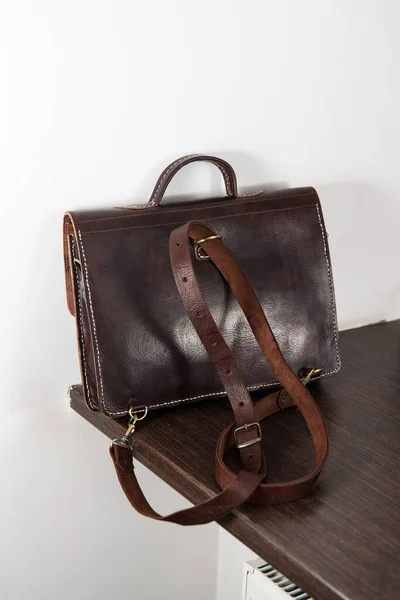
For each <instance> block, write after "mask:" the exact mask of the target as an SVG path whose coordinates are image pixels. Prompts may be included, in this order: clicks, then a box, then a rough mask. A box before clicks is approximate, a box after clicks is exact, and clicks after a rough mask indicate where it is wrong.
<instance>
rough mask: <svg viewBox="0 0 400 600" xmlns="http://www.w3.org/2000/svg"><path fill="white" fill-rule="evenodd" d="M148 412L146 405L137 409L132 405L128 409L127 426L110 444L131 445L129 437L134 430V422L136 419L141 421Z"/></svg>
mask: <svg viewBox="0 0 400 600" xmlns="http://www.w3.org/2000/svg"><path fill="white" fill-rule="evenodd" d="M142 412H143V414H142V415H140V413H142ZM148 412H149V408H148V406H144V407H143V408H139V409H138V410H134V408H133V407H131V408H130V409H129V416H130V419H129V423H128V428H127V430H126V431H125V433H124V435H123V436H122V437H120V438H118V439H115V440H113V441H112V445H114V444H117V445H122V446H131V437H132V435H133V434H134V433H135V431H136V423H137V422H138V421H143V419H145V418H146V417H147V413H148ZM139 415H140V416H139Z"/></svg>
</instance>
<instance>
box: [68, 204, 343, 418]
mask: <svg viewBox="0 0 400 600" xmlns="http://www.w3.org/2000/svg"><path fill="white" fill-rule="evenodd" d="M311 206H314V207H315V208H316V209H317V216H318V221H319V225H320V228H321V237H322V242H323V247H324V254H325V260H326V265H327V273H328V284H329V293H330V301H331V312H332V320H333V326H334V338H335V348H336V361H337V362H336V367H335V369H332V370H331V371H329V372H327V373H322V374H321V375H318V376H317V377H315V378H313V381H316V380H317V379H321V378H323V377H328V376H329V375H333V374H334V373H337V371H338V370H339V368H340V353H339V345H338V333H337V320H336V313H335V308H334V297H333V284H332V277H331V269H330V264H329V259H328V253H327V247H326V241H325V234H324V228H323V225H322V220H321V216H320V211H319V207H318V204H305V205H303V206H293V207H290V208H276V209H271V210H266V211H259V212H258V213H240V214H239V215H238V214H236V215H228V216H227V215H224V217H213V218H214V219H216V218H228V217H235V216H242V215H247V216H250V215H254V214H260V212H261V213H265V212H276V211H284V210H293V209H296V208H308V207H311ZM207 220H211V219H210V218H209V219H207ZM181 222H182V221H179V222H177V223H161V224H157V225H177V224H179V223H181ZM183 222H185V221H183ZM157 225H140V226H135V227H122V228H120V229H105V230H102V231H88V232H86V233H102V232H107V231H120V230H121V229H122V230H123V229H141V228H143V227H154V226H157ZM78 235H79V239H80V243H81V248H82V255H83V260H84V269H85V278H86V284H87V288H88V294H89V304H90V310H91V315H92V323H93V328H94V331H93V332H94V337H95V343H96V352H97V363H98V367H99V378H100V383H101V395H100V401H101V403H102V405H103V407H104V408H107V407H106V406H105V402H104V389H103V379H102V375H101V367H100V354H99V348H98V340H97V332H96V325H95V321H94V313H93V306H92V300H91V293H90V287H89V279H88V272H87V265H86V256H85V251H84V248H83V242H82V235H81V232H80V231H78ZM278 385H280V382H279V381H274V382H272V383H258V384H255V385H251V386H248V387H247V389H248V390H249V391H254V390H257V389H261V388H266V387H272V386H278ZM226 395H227V394H226V392H211V393H209V394H200V395H199V396H191V397H189V398H183V399H179V400H172V401H168V402H162V403H160V404H153V405H151V406H149V408H150V409H153V408H161V407H163V406H170V405H172V404H181V403H183V402H190V401H194V400H200V399H202V398H211V397H212V396H226ZM107 412H108V413H109V414H110V415H111V416H113V417H117V416H124V415H126V414H128V411H127V410H125V411H115V412H114V411H112V410H109V409H108V408H107Z"/></svg>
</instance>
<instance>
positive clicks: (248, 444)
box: [233, 421, 262, 449]
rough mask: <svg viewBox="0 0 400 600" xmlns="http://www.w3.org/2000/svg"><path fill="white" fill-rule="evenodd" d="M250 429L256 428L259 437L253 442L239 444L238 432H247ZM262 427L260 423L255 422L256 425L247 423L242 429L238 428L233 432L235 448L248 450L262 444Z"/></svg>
mask: <svg viewBox="0 0 400 600" xmlns="http://www.w3.org/2000/svg"><path fill="white" fill-rule="evenodd" d="M250 427H256V428H257V432H258V435H257V437H255V438H254V439H253V440H249V441H248V442H243V444H239V442H238V439H237V433H238V431H241V430H243V429H244V430H247V429H249V428H250ZM261 437H262V436H261V427H260V423H259V422H258V421H254V423H246V425H242V426H241V427H236V429H235V431H234V432H233V439H234V440H235V446H236V448H239V449H240V448H247V447H248V446H252V445H253V444H257V442H261Z"/></svg>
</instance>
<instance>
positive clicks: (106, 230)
mask: <svg viewBox="0 0 400 600" xmlns="http://www.w3.org/2000/svg"><path fill="white" fill-rule="evenodd" d="M310 206H316V204H314V203H313V204H303V205H302V206H290V207H288V208H270V209H268V210H259V211H256V212H251V213H249V212H245V213H235V214H233V215H221V216H219V217H206V218H205V220H206V221H215V220H217V219H231V218H233V217H251V216H253V215H261V214H264V213H272V212H282V211H288V210H299V209H300V208H309V207H310ZM182 223H187V221H186V220H184V221H174V222H172V223H154V224H153V223H151V224H150V225H133V226H129V227H117V228H116V229H98V230H96V231H85V235H92V234H94V233H108V232H109V231H127V230H128V229H145V228H146V227H167V226H168V225H181V224H182Z"/></svg>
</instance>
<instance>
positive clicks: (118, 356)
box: [64, 155, 340, 525]
mask: <svg viewBox="0 0 400 600" xmlns="http://www.w3.org/2000/svg"><path fill="white" fill-rule="evenodd" d="M193 161H208V162H211V163H213V164H214V165H215V166H216V167H218V168H219V170H220V171H221V173H222V176H223V178H224V182H225V187H226V196H224V197H219V198H212V199H210V200H201V201H198V200H196V201H192V202H186V203H169V204H168V205H166V204H165V205H163V206H161V200H162V198H163V196H164V193H165V190H166V188H167V186H168V184H169V182H170V180H171V179H172V177H173V176H174V175H175V173H176V172H177V171H178V170H179V169H181V168H182V167H183V166H184V165H186V164H188V163H190V162H193ZM64 256H65V278H66V286H67V300H68V308H69V311H70V312H71V314H72V315H74V316H75V317H76V327H77V337H78V347H79V356H80V366H81V374H82V385H83V389H84V394H85V399H86V402H87V404H88V406H89V407H90V408H91V409H92V410H96V411H97V410H100V411H102V412H103V413H105V414H106V415H108V416H110V417H114V418H116V417H122V416H124V415H128V414H129V416H130V421H129V426H128V429H127V432H126V434H125V436H123V437H122V438H121V439H120V440H114V442H113V443H112V445H111V448H110V453H111V457H112V459H113V462H114V465H115V469H116V472H117V475H118V478H119V480H120V483H121V485H122V487H123V489H124V491H125V493H126V495H127V497H128V499H129V500H130V502H131V503H132V505H133V506H134V507H135V508H136V509H137V510H139V512H141V513H142V514H145V515H147V516H150V517H152V518H156V519H160V520H168V521H172V522H175V523H180V524H184V525H192V524H200V523H207V522H209V521H212V520H214V519H219V518H221V517H222V516H224V515H225V514H227V513H228V512H230V511H232V510H233V509H234V508H235V507H237V506H239V505H240V504H241V503H242V502H244V501H246V500H250V501H252V502H255V503H259V504H275V503H279V502H287V501H292V500H295V499H296V498H299V497H301V496H303V495H304V494H305V493H307V492H308V491H310V490H311V489H312V487H313V485H314V483H315V481H316V480H317V478H318V476H319V474H320V471H321V469H322V467H323V464H324V461H325V459H326V455H327V450H328V441H327V434H326V430H325V426H324V423H323V420H322V417H321V414H320V411H319V409H318V407H317V405H316V404H315V402H314V400H313V399H312V397H311V395H310V393H309V391H308V390H307V388H306V385H305V384H306V383H307V381H308V380H310V379H318V378H321V377H327V376H329V375H332V374H333V373H336V372H337V371H338V370H339V368H340V355H339V346H338V332H337V322H336V309H335V297H334V289H333V281H332V269H331V262H330V256H329V249H328V241H327V234H326V231H325V226H324V221H323V217H322V211H321V205H320V202H319V199H318V195H317V193H316V191H315V190H314V189H313V188H309V187H307V188H296V189H285V190H280V191H272V192H271V191H269V192H262V191H261V192H258V193H254V194H244V195H241V194H239V193H238V190H237V182H236V176H235V172H234V171H233V169H232V167H231V166H230V165H229V164H228V163H227V162H226V161H224V160H222V159H221V158H217V157H213V156H203V155H190V156H185V157H183V158H180V159H178V160H176V161H175V162H174V163H172V164H171V165H169V166H168V167H167V168H166V169H165V170H164V171H163V173H162V174H161V175H160V177H159V179H158V181H157V183H156V186H155V188H154V191H153V193H152V195H151V197H150V200H149V202H148V204H147V205H144V206H129V207H126V208H111V209H96V210H94V209H91V210H80V211H77V212H69V213H66V215H65V217H64ZM254 390H265V396H264V397H263V398H262V399H261V400H260V401H258V402H257V403H255V404H254V403H253V401H252V399H251V396H250V392H252V391H254ZM226 396H227V397H228V398H229V401H230V403H231V406H232V409H233V413H234V417H235V422H234V424H233V425H232V426H231V427H229V428H227V429H226V430H225V431H224V432H223V433H222V434H221V437H220V439H219V442H218V446H217V453H216V479H217V482H218V484H219V485H220V487H221V492H220V493H219V494H218V495H217V496H216V497H215V498H213V499H211V500H208V501H206V502H204V503H203V504H200V505H198V506H194V507H191V508H189V509H186V510H183V511H180V512H178V513H174V514H173V515H169V516H168V517H161V516H160V515H158V514H157V513H156V512H154V511H153V509H152V508H151V507H150V506H149V504H148V503H147V501H146V499H145V498H144V496H143V494H142V492H141V490H140V487H139V485H138V483H137V480H136V477H135V474H134V469H133V465H132V448H131V434H132V432H133V431H134V428H135V424H136V422H137V421H138V420H141V419H142V418H144V416H146V415H147V414H148V413H149V414H150V413H151V411H152V410H156V409H157V408H165V407H169V406H171V407H172V406H178V405H179V406H182V409H183V410H184V405H185V404H186V403H189V402H195V401H199V400H202V399H205V398H214V399H215V402H218V401H219V399H220V398H222V397H226ZM293 405H297V407H298V408H299V409H300V411H301V413H302V415H303V417H304V418H305V420H306V423H307V426H308V428H309V430H310V433H311V436H312V439H313V442H314V445H315V451H316V467H315V469H314V471H312V472H311V473H310V474H308V475H306V476H304V477H301V478H299V479H296V480H293V481H290V482H268V479H267V478H266V477H265V475H266V461H265V459H264V455H263V448H262V433H261V426H260V421H261V420H262V419H264V418H265V417H267V416H268V415H270V414H272V413H274V412H276V411H278V410H281V409H283V408H286V407H288V406H293ZM231 445H235V446H236V447H237V449H238V453H239V455H240V460H241V470H240V471H239V472H238V473H234V472H232V471H231V470H230V469H229V467H228V466H227V465H226V463H225V462H224V454H225V451H226V449H227V448H228V447H229V446H231Z"/></svg>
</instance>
